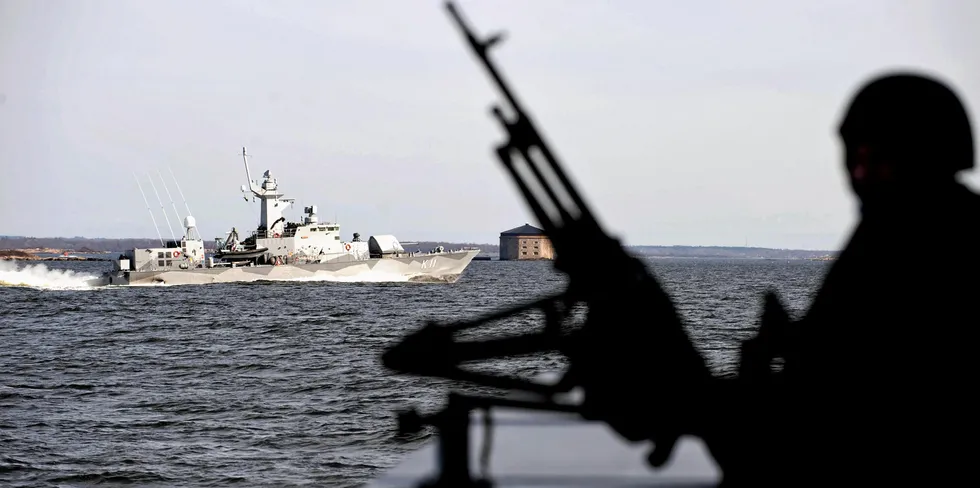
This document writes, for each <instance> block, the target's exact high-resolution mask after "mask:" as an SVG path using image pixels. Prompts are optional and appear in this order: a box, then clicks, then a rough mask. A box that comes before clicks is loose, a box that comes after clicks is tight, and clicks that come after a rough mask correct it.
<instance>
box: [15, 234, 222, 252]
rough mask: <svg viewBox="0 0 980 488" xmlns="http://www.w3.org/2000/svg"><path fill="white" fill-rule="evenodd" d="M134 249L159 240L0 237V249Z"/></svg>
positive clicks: (157, 243) (210, 243) (208, 244)
mask: <svg viewBox="0 0 980 488" xmlns="http://www.w3.org/2000/svg"><path fill="white" fill-rule="evenodd" d="M134 247H138V248H148V247H160V239H104V238H94V239H90V238H88V237H21V236H0V249H62V250H65V251H75V252H83V253H84V252H121V251H125V250H127V249H132V248H134ZM204 247H205V248H207V249H214V239H211V240H209V241H204Z"/></svg>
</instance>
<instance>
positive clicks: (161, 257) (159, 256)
mask: <svg viewBox="0 0 980 488" xmlns="http://www.w3.org/2000/svg"><path fill="white" fill-rule="evenodd" d="M157 259H163V251H160V252H158V253H157ZM161 266H162V265H161Z"/></svg>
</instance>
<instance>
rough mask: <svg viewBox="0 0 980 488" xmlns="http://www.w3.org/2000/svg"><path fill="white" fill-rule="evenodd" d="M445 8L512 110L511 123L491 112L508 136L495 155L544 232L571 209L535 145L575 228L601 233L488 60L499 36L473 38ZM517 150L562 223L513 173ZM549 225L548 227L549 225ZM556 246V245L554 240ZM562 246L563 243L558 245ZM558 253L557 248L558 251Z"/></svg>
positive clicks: (567, 221)
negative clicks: (573, 209)
mask: <svg viewBox="0 0 980 488" xmlns="http://www.w3.org/2000/svg"><path fill="white" fill-rule="evenodd" d="M446 10H447V11H448V12H449V15H450V17H452V19H453V20H454V21H455V23H456V25H457V27H458V28H459V29H460V31H461V32H462V34H463V36H464V37H465V38H466V41H467V43H468V44H469V45H470V47H471V48H472V49H473V51H474V53H475V54H476V56H477V57H478V58H479V59H480V61H481V63H482V64H483V67H484V69H486V71H487V73H488V74H489V75H490V77H491V78H493V80H494V83H495V84H496V86H497V88H498V89H499V90H500V92H501V93H502V94H503V96H504V98H506V99H507V102H508V103H509V104H510V107H511V109H512V110H513V112H514V115H515V119H514V121H513V122H509V121H507V120H506V119H505V118H504V117H503V115H502V113H503V112H502V111H501V110H500V109H498V108H495V109H494V112H495V115H496V116H497V118H498V119H499V120H500V123H501V124H502V125H503V126H504V128H505V129H506V130H507V132H508V134H509V136H510V138H509V140H508V141H507V143H506V144H505V145H503V146H502V147H500V148H498V149H497V155H498V158H500V159H501V161H502V162H503V163H504V165H505V166H506V167H507V169H508V170H510V172H511V175H512V177H513V178H514V179H515V180H516V181H517V182H518V185H519V187H520V189H521V192H522V194H524V197H525V199H526V200H527V201H528V202H527V203H528V205H529V206H530V207H531V209H532V211H533V212H534V214H535V217H537V218H538V220H539V222H540V223H541V224H542V225H543V226H544V227H545V230H546V231H549V235H553V234H554V231H555V230H556V228H558V227H564V226H567V225H569V224H570V223H572V222H573V219H572V217H571V212H569V211H568V209H566V208H565V207H564V205H563V204H562V202H561V201H560V200H558V198H557V192H556V191H555V189H554V188H553V187H552V185H550V184H549V183H548V181H546V180H545V178H544V176H543V174H542V171H541V168H539V167H538V165H537V164H536V162H535V161H534V160H533V158H531V157H530V152H531V149H532V148H537V149H538V150H539V151H540V153H541V155H542V156H543V157H544V159H545V160H546V161H547V164H548V166H549V167H550V169H551V171H552V173H554V175H555V176H556V177H557V179H558V183H559V184H560V187H561V189H563V190H564V193H565V194H567V195H568V197H569V198H570V199H571V200H572V203H573V204H574V205H575V206H576V207H577V210H578V212H577V213H578V216H577V218H576V219H575V220H574V222H575V223H577V224H580V225H581V224H586V225H584V226H581V227H579V228H584V230H586V231H589V232H598V233H601V234H605V233H604V232H603V231H602V229H601V226H600V225H599V223H598V220H597V219H596V218H595V216H594V214H593V213H592V211H591V209H589V207H588V205H586V203H585V201H584V199H583V198H582V196H581V195H580V194H579V192H578V190H577V189H576V188H575V186H574V185H573V184H572V182H571V180H570V178H569V177H568V175H567V174H565V172H564V171H563V169H562V167H561V165H560V164H559V163H558V160H557V158H556V157H555V155H554V153H553V152H552V151H551V149H550V147H549V146H548V144H547V143H545V141H544V138H543V137H542V136H541V134H540V133H539V131H538V130H537V128H536V127H535V125H534V123H533V121H532V120H531V117H530V116H529V115H528V114H527V112H526V111H525V110H524V109H523V107H522V106H521V104H520V102H519V101H518V100H517V96H516V95H514V93H513V92H512V91H511V89H510V87H509V86H508V85H507V83H506V82H505V81H504V79H503V76H502V75H501V74H500V72H499V71H498V70H497V68H496V66H494V64H493V62H492V61H491V60H490V58H489V55H488V50H489V48H490V47H492V46H493V45H494V44H496V43H497V42H499V41H500V40H501V39H502V35H500V34H498V35H493V36H490V37H489V38H488V39H487V40H485V41H482V40H480V39H478V38H477V36H476V34H474V32H473V30H472V29H470V27H469V25H468V24H467V22H466V20H465V19H464V18H463V16H462V14H461V13H460V12H459V9H458V8H456V5H455V4H454V3H453V2H452V1H447V2H446ZM512 151H517V152H519V153H521V156H522V157H523V158H524V159H525V161H526V162H527V164H528V165H529V166H530V167H531V170H532V172H533V173H534V176H535V177H536V179H537V180H538V181H539V183H540V185H541V187H542V188H543V189H544V191H545V193H546V195H547V196H548V198H549V199H550V200H551V201H552V202H553V204H554V206H555V208H556V209H558V212H559V216H560V217H561V220H562V225H561V226H559V225H557V224H555V223H552V222H551V219H550V218H548V217H546V216H545V212H544V211H543V206H542V205H541V203H540V202H539V201H537V200H536V199H535V198H534V197H532V196H530V192H529V191H528V190H527V183H526V182H524V181H522V180H521V177H520V175H519V174H517V172H516V170H515V168H514V167H513V166H514V163H513V161H512V159H511V152H512ZM549 227H550V228H549ZM555 245H556V249H557V248H558V247H559V246H560V244H558V243H555ZM562 247H563V246H562ZM559 252H560V251H559Z"/></svg>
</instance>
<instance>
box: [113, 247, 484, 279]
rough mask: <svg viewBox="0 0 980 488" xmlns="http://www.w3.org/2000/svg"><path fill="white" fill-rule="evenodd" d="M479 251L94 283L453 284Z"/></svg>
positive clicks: (164, 273)
mask: <svg viewBox="0 0 980 488" xmlns="http://www.w3.org/2000/svg"><path fill="white" fill-rule="evenodd" d="M479 252H480V251H479V250H478V249H474V250H462V251H454V252H443V253H436V254H418V255H414V256H404V257H386V258H380V259H364V260H357V261H348V262H330V263H318V264H286V265H280V266H273V265H258V266H238V267H234V268H231V267H214V268H194V269H187V270H181V269H174V270H160V271H115V272H112V273H108V274H107V275H106V276H104V277H102V278H101V279H100V280H99V283H97V284H99V285H110V286H116V285H120V286H152V285H204V284H211V283H241V282H252V281H350V282H358V281H368V282H370V281H433V282H449V283H452V282H454V281H456V280H457V279H458V278H459V275H460V274H462V273H463V270H465V269H466V267H467V266H468V265H469V264H470V261H472V260H473V258H474V257H476V255H477V254H478V253H479Z"/></svg>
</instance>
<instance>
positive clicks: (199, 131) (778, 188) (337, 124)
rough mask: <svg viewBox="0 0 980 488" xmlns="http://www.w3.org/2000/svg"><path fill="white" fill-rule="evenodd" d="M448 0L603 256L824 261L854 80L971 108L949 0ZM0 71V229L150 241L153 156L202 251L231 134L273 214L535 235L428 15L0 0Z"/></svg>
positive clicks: (451, 42)
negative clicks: (933, 87) (820, 257)
mask: <svg viewBox="0 0 980 488" xmlns="http://www.w3.org/2000/svg"><path fill="white" fill-rule="evenodd" d="M459 4H460V7H461V8H462V11H463V13H464V15H466V16H467V18H468V19H469V21H470V22H471V24H473V26H474V27H475V28H476V29H478V30H479V31H480V32H481V33H489V32H492V31H497V30H505V31H506V32H507V35H508V38H507V40H506V41H505V42H504V44H503V45H502V46H501V47H500V48H498V49H496V50H495V51H494V56H495V59H496V60H497V61H498V63H499V66H500V67H501V69H502V71H503V72H504V74H505V76H506V77H507V79H508V80H509V81H510V82H511V83H512V84H513V85H514V86H515V89H516V90H517V93H518V95H519V96H520V98H521V99H522V100H523V101H524V103H525V105H526V106H527V108H528V109H529V110H530V111H531V113H532V114H533V116H534V117H535V118H536V120H537V122H538V123H539V124H540V127H541V128H542V129H543V132H544V133H545V135H546V137H547V138H548V140H549V141H550V142H551V143H552V144H553V147H554V148H555V149H556V152H557V153H558V154H559V155H560V157H561V158H562V160H563V161H564V162H565V164H566V167H567V169H568V171H569V172H570V173H571V174H572V176H573V178H574V179H575V181H576V182H577V184H578V185H579V188H580V189H581V191H582V192H583V193H584V194H585V195H586V196H587V198H588V200H589V201H590V203H591V205H592V206H593V208H594V210H595V212H596V213H597V214H598V215H599V216H600V218H601V219H602V221H603V223H604V224H605V225H606V226H607V228H608V229H609V230H610V231H611V232H613V233H615V234H617V235H619V236H620V237H622V238H623V239H624V241H626V242H627V243H629V244H691V245H736V246H740V245H744V244H746V243H748V244H749V245H752V246H765V247H789V248H802V249H828V248H836V247H837V246H839V245H840V244H841V243H842V241H843V239H844V238H845V237H846V236H847V232H848V231H849V229H850V227H851V226H852V225H853V223H854V221H855V216H856V214H855V212H856V206H855V201H854V199H853V198H852V197H851V195H850V193H849V191H848V188H847V186H846V183H845V179H844V178H845V175H844V173H843V171H842V164H841V148H840V145H839V141H838V140H837V138H836V134H835V131H836V126H837V123H838V121H839V119H840V117H841V111H842V110H843V108H844V106H845V104H846V103H847V100H848V99H849V98H850V96H851V95H852V94H853V92H854V90H855V89H856V88H857V87H858V86H859V85H860V84H862V83H863V82H865V81H866V80H867V79H868V78H869V77H871V76H872V75H874V74H877V73H880V72H881V71H882V70H886V69H893V68H907V67H909V68H915V69H920V70H926V71H928V72H932V73H939V74H940V75H941V76H942V77H943V78H944V79H946V80H948V81H950V82H951V83H952V84H953V85H954V87H955V88H956V89H957V90H958V91H959V93H960V94H961V95H962V96H963V97H964V99H965V100H966V102H967V104H968V105H969V108H970V111H971V114H972V115H973V117H974V120H975V119H976V109H977V106H978V104H980V67H978V64H977V62H976V60H977V59H980V56H978V54H980V53H978V52H977V51H978V49H980V33H978V30H977V29H976V25H978V23H980V2H976V1H971V0H964V1H933V2H927V1H898V0H881V1H871V0H862V1H860V2H855V1H853V0H850V1H844V0H841V1H822V2H787V1H784V0H783V1H780V0H773V1H765V2H763V1H741V2H724V1H692V2H668V1H654V0H618V1H611V0H610V1H601V0H592V1H584V0H561V1H558V0H555V1H550V0H549V1H545V0H535V1H533V2H530V1H526V0H524V1H520V0H508V1H505V0H468V1H461V2H459ZM0 67H2V69H0V164H2V169H3V186H4V188H3V191H2V192H0V234H7V235H33V236H39V237H40V236H75V235H82V236H87V237H155V236H156V231H155V230H154V228H153V225H152V223H151V221H150V218H149V215H148V213H147V209H146V206H145V205H144V203H143V198H142V197H141V196H140V193H139V189H138V187H137V185H136V182H135V180H134V177H133V172H134V171H135V172H137V175H138V176H139V177H140V178H142V182H143V187H144V191H146V193H147V197H148V198H149V200H150V204H151V207H153V208H154V210H155V212H156V217H157V221H158V222H159V223H160V225H161V229H162V232H163V234H164V235H165V236H166V235H169V231H168V230H167V227H166V223H165V221H164V219H163V214H162V213H161V211H160V205H159V203H158V201H157V197H156V196H155V195H154V193H153V190H152V188H151V187H150V186H149V184H148V180H147V173H150V174H152V175H153V176H154V178H156V174H157V171H161V172H162V173H163V175H164V176H165V177H166V183H167V185H168V188H169V190H170V192H171V193H172V194H173V195H174V198H175V199H176V200H177V206H178V208H179V209H180V211H181V216H183V213H184V206H183V203H182V202H181V201H180V199H179V196H178V195H177V190H176V188H175V187H174V185H173V180H172V179H171V178H170V176H169V172H168V168H171V169H172V170H173V171H174V173H176V175H177V178H178V181H179V183H180V185H181V189H182V190H183V192H184V194H185V196H186V197H187V199H188V203H189V204H190V208H191V210H192V211H193V212H194V215H195V217H196V218H197V221H198V224H199V226H200V229H201V231H202V232H203V233H204V234H205V235H206V236H207V237H213V236H223V235H224V234H225V232H226V231H227V230H229V229H230V228H231V227H232V226H237V227H238V228H239V229H242V228H253V227H254V226H255V225H256V223H257V219H258V210H259V209H258V204H257V203H247V202H246V201H244V199H243V198H242V197H241V193H240V190H239V188H240V186H241V185H242V184H243V183H245V181H246V178H245V174H244V168H243V166H242V162H241V158H240V156H239V154H240V152H241V148H242V146H247V147H248V152H249V153H250V154H251V155H252V158H251V160H250V163H251V169H252V172H253V177H258V176H259V175H260V173H261V171H264V170H266V169H271V170H272V172H273V174H274V175H275V176H277V177H279V178H280V186H281V189H282V190H283V191H284V192H285V193H287V196H290V197H294V198H296V203H297V205H296V207H295V208H294V209H293V210H290V211H289V214H288V216H289V217H291V218H292V219H297V220H298V219H299V218H301V215H302V205H310V204H314V203H315V204H318V205H319V209H320V214H321V218H322V219H329V220H333V219H334V218H335V217H336V218H337V219H338V220H339V222H340V224H341V229H342V231H343V235H344V238H345V239H348V238H350V234H351V233H352V232H360V233H361V234H362V235H364V236H367V235H371V234H387V233H393V234H395V235H396V236H398V237H399V238H400V239H402V240H405V241H410V240H437V239H438V240H450V241H468V242H496V240H497V235H498V233H499V232H500V231H502V230H505V229H508V228H511V227H515V226H518V225H521V224H524V223H525V222H530V223H532V224H535V221H534V219H533V217H532V216H531V213H530V212H529V211H528V210H527V209H526V207H525V204H524V202H523V201H522V200H521V199H520V196H519V194H518V192H517V190H516V187H515V186H514V185H513V183H512V182H511V181H510V179H509V177H508V175H507V174H505V173H504V171H503V170H502V168H501V167H500V165H499V163H498V162H497V161H496V159H495V158H494V157H493V156H492V154H491V148H492V146H493V145H495V144H496V143H497V142H498V141H500V140H502V134H501V132H500V129H499V128H498V127H497V125H496V123H495V122H494V121H493V120H492V119H491V118H490V117H489V116H488V113H487V109H488V107H489V106H490V105H491V104H492V103H493V102H495V101H497V100H498V95H497V93H496V92H495V91H494V90H493V88H492V86H491V85H490V83H489V82H488V79H487V78H486V76H485V74H484V72H483V70H482V68H481V67H480V66H479V65H477V64H476V62H475V60H474V58H473V57H472V56H471V54H470V53H469V51H468V50H467V48H466V47H465V46H464V44H463V42H462V39H461V38H460V36H459V34H458V33H457V31H456V30H455V28H454V26H453V25H452V24H451V23H450V22H449V19H448V17H447V15H446V13H445V10H444V8H443V5H442V2H440V1H430V0H390V1H379V0H356V1H355V0H349V1H327V0H321V1H308V2H301V1H282V2H269V1H244V0H226V1H216V0H207V1H168V2H151V1H140V2H136V1H128V2H126V1H112V2H110V1H101V2H98V1H84V0H73V1H60V2H55V1H45V0H0ZM974 132H975V133H976V132H977V131H976V130H974ZM965 180H966V181H967V182H968V183H969V184H970V185H971V186H974V187H977V186H978V185H976V183H977V182H980V178H978V177H976V176H975V175H974V174H973V173H971V174H969V175H968V176H967V177H966V178H965ZM154 182H155V183H156V186H157V190H158V192H159V193H160V195H161V197H162V198H163V199H164V200H165V203H166V207H167V208H168V209H171V206H170V203H169V200H168V199H167V196H166V193H165V191H164V188H163V186H162V183H161V182H160V181H159V180H158V179H157V180H154ZM170 218H171V221H175V218H174V216H173V215H172V211H171V216H170ZM175 231H176V232H179V231H177V230H175Z"/></svg>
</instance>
